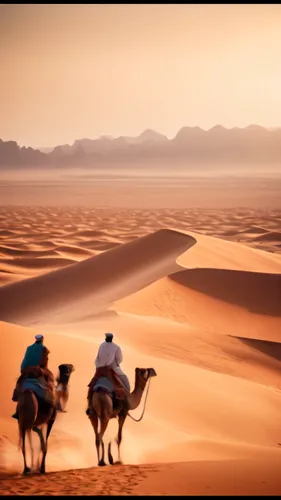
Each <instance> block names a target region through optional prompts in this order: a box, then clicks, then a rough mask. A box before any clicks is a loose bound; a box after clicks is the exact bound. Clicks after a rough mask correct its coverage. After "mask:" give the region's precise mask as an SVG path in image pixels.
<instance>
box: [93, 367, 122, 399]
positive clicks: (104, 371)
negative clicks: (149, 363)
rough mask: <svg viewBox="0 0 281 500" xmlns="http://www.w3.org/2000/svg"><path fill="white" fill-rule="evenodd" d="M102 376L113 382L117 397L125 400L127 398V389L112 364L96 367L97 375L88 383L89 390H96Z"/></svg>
mask: <svg viewBox="0 0 281 500" xmlns="http://www.w3.org/2000/svg"><path fill="white" fill-rule="evenodd" d="M101 377H105V378H107V379H108V380H109V381H110V382H111V384H112V386H113V390H114V395H115V397H116V399H121V400H124V399H125V398H126V396H127V391H126V389H125V387H124V386H123V384H122V382H121V380H120V378H119V377H118V375H117V373H115V371H114V370H113V368H111V367H110V366H101V367H100V368H97V369H96V373H95V375H94V376H93V378H92V380H91V382H90V383H89V384H88V387H89V391H91V392H92V391H93V390H94V387H95V385H96V383H97V381H98V380H99V379H100V378H101Z"/></svg>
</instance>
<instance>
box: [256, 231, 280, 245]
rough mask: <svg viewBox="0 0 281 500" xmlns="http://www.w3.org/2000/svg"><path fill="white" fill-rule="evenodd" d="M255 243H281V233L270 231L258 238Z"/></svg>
mask: <svg viewBox="0 0 281 500" xmlns="http://www.w3.org/2000/svg"><path fill="white" fill-rule="evenodd" d="M254 241H263V242H271V241H276V242H279V243H280V242H281V233H279V232H277V231H275V232H274V231H268V232H267V233H264V234H262V235H260V236H257V237H256V238H255V239H254Z"/></svg>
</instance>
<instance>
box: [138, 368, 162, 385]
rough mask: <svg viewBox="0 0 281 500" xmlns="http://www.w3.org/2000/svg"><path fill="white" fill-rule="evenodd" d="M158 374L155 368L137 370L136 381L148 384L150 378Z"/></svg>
mask: <svg viewBox="0 0 281 500" xmlns="http://www.w3.org/2000/svg"><path fill="white" fill-rule="evenodd" d="M156 376H157V373H156V371H155V370H154V368H136V379H137V380H141V381H142V382H145V383H146V382H147V381H148V379H149V378H150V377H156Z"/></svg>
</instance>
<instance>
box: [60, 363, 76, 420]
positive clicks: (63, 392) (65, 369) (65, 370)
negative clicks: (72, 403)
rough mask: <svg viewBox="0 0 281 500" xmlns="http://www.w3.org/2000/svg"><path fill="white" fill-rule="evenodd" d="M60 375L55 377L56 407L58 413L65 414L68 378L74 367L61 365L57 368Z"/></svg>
mask: <svg viewBox="0 0 281 500" xmlns="http://www.w3.org/2000/svg"><path fill="white" fill-rule="evenodd" d="M59 369H60V373H59V375H58V376H57V379H56V380H57V387H56V407H57V410H58V411H61V412H65V411H66V410H65V408H66V405H67V402H68V398H69V388H68V383H69V378H70V375H71V374H72V373H73V372H74V371H75V367H74V366H73V365H71V364H62V365H60V366H59Z"/></svg>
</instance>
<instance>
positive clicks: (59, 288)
mask: <svg viewBox="0 0 281 500" xmlns="http://www.w3.org/2000/svg"><path fill="white" fill-rule="evenodd" d="M195 243H196V240H195V238H193V237H190V236H187V235H184V234H181V233H178V232H176V231H172V230H164V229H163V230H159V231H157V232H156V233H153V234H151V235H148V236H144V237H143V238H139V239H138V240H136V241H133V242H129V243H126V244H124V245H122V247H120V246H118V247H116V248H114V249H111V250H109V251H108V252H106V253H102V254H100V255H96V256H93V257H90V258H89V259H85V260H83V261H82V262H79V263H75V264H72V265H71V266H67V268H65V269H60V270H56V271H53V272H51V273H47V274H44V275H41V276H36V277H34V278H30V279H28V280H27V281H20V282H18V283H12V284H8V285H6V286H5V287H2V288H0V317H1V319H3V320H6V321H7V320H8V321H14V322H15V321H17V319H18V318H19V320H21V319H23V320H24V319H25V318H26V317H30V314H32V313H33V315H34V311H36V312H35V315H36V318H38V317H39V316H40V312H41V311H42V310H46V308H47V310H48V308H51V309H52V311H53V312H54V311H56V309H62V308H65V307H66V308H68V307H69V306H70V305H71V303H73V301H76V302H79V301H81V299H83V298H85V296H87V300H89V298H90V299H91V300H90V304H91V308H92V312H93V309H94V310H96V312H99V309H98V308H100V307H102V308H106V306H107V305H108V304H109V303H110V302H111V301H112V300H116V298H117V296H118V295H119V297H121V296H122V295H123V296H124V295H128V294H129V293H130V292H132V291H135V290H136V287H137V288H141V287H143V286H145V285H146V284H149V283H150V282H151V281H155V280H157V279H159V278H160V277H162V276H165V275H166V274H167V273H169V272H171V271H172V270H175V269H176V268H177V265H176V262H175V259H176V257H177V256H178V255H179V254H180V253H183V251H184V250H186V249H187V248H189V247H191V246H192V245H194V244H195ZM120 259H122V260H123V261H124V265H123V266H120ZM138 276H139V278H138V279H136V278H137V277H138ZM118 280H119V282H118ZM110 286H111V287H113V290H112V289H110ZM102 288H105V289H107V290H108V289H110V292H109V293H107V296H106V297H105V298H103V299H102V300H100V298H97V299H96V303H95V304H94V303H93V296H94V294H95V292H96V295H97V293H98V294H99V295H101V294H102ZM89 311H90V309H89Z"/></svg>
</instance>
